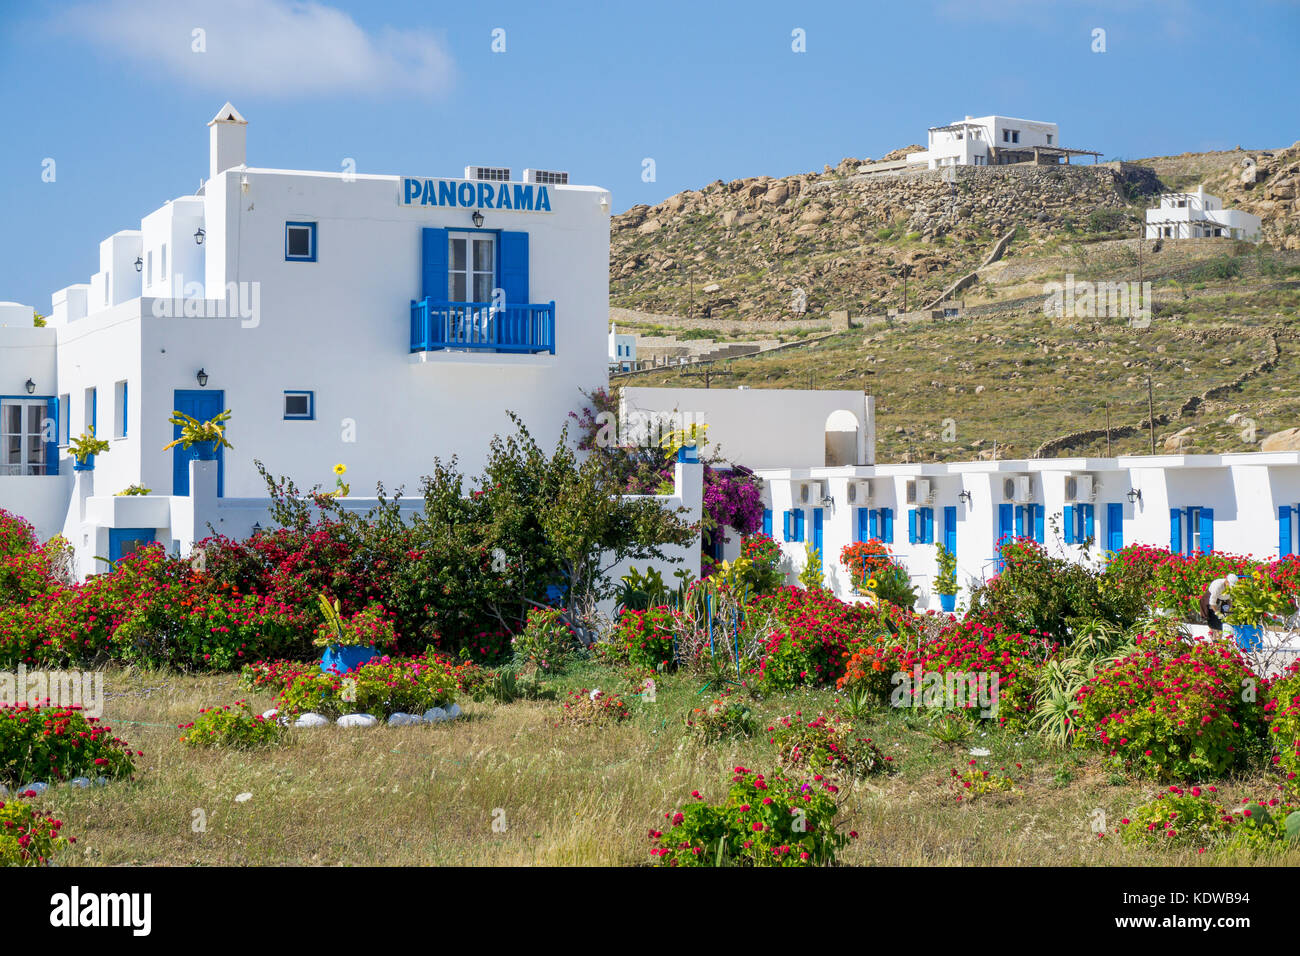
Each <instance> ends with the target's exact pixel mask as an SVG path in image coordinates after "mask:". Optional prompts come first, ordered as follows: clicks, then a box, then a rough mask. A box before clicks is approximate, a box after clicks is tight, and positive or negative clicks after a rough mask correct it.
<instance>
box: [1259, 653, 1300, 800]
mask: <svg viewBox="0 0 1300 956" xmlns="http://www.w3.org/2000/svg"><path fill="white" fill-rule="evenodd" d="M1288 671H1289V673H1288V676H1286V677H1284V678H1283V679H1282V680H1280V681H1278V682H1277V683H1275V684H1274V685H1273V687H1272V699H1271V700H1270V701H1269V702H1268V704H1267V705H1266V706H1265V710H1266V712H1267V714H1268V733H1269V742H1270V744H1271V745H1272V749H1273V756H1272V761H1273V766H1275V767H1277V768H1278V769H1279V770H1281V771H1282V773H1283V774H1285V775H1286V779H1287V780H1288V781H1290V783H1291V784H1292V785H1293V786H1294V785H1296V781H1297V779H1298V778H1300V666H1297V665H1294V664H1293V665H1292V666H1291V667H1290V668H1289V669H1288Z"/></svg>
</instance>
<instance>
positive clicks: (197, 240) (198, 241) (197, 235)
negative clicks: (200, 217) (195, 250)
mask: <svg viewBox="0 0 1300 956" xmlns="http://www.w3.org/2000/svg"><path fill="white" fill-rule="evenodd" d="M206 235H207V233H206V232H204V231H203V227H202V226H199V228H197V229H195V230H194V244H195V245H199V246H201V245H203V237H204V236H206Z"/></svg>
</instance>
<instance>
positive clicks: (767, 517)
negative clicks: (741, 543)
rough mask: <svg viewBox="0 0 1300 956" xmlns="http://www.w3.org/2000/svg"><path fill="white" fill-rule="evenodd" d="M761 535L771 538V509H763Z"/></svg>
mask: <svg viewBox="0 0 1300 956" xmlns="http://www.w3.org/2000/svg"><path fill="white" fill-rule="evenodd" d="M763 534H765V535H767V536H768V537H769V538H770V537H772V509H771V508H764V509H763Z"/></svg>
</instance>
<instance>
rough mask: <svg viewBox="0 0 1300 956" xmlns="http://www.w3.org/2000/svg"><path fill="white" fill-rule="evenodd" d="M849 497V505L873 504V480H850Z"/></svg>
mask: <svg viewBox="0 0 1300 956" xmlns="http://www.w3.org/2000/svg"><path fill="white" fill-rule="evenodd" d="M848 496H849V504H851V505H869V504H871V479H870V478H851V479H849V490H848Z"/></svg>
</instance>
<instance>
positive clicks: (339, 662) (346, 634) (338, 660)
mask: <svg viewBox="0 0 1300 956" xmlns="http://www.w3.org/2000/svg"><path fill="white" fill-rule="evenodd" d="M316 600H317V604H318V605H319V607H320V610H321V615H322V617H323V618H324V620H323V621H322V622H321V623H320V624H319V625H317V627H316V640H315V641H314V642H313V643H314V644H315V645H316V646H317V647H323V648H324V649H325V652H324V654H323V655H322V656H321V662H320V669H321V670H322V671H326V672H333V673H336V674H346V673H347V672H348V671H351V670H356V669H357V668H358V667H360V666H361V665H362V664H365V663H367V662H368V661H370V660H372V659H373V658H374V657H375V656H376V655H378V653H379V648H380V647H381V646H386V645H389V644H392V643H393V642H394V641H395V640H396V638H397V635H396V632H395V631H394V630H393V623H392V621H390V620H389V619H388V618H387V617H385V616H384V609H383V608H382V607H380V606H379V605H378V604H371V605H370V606H369V607H367V608H366V609H365V610H364V611H358V612H357V613H356V614H353V615H352V616H351V617H350V618H345V617H343V615H342V613H341V612H340V610H339V601H338V598H335V599H334V600H333V601H331V600H330V599H329V598H328V597H326V596H325V595H324V594H321V595H318V596H317V599H316Z"/></svg>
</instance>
